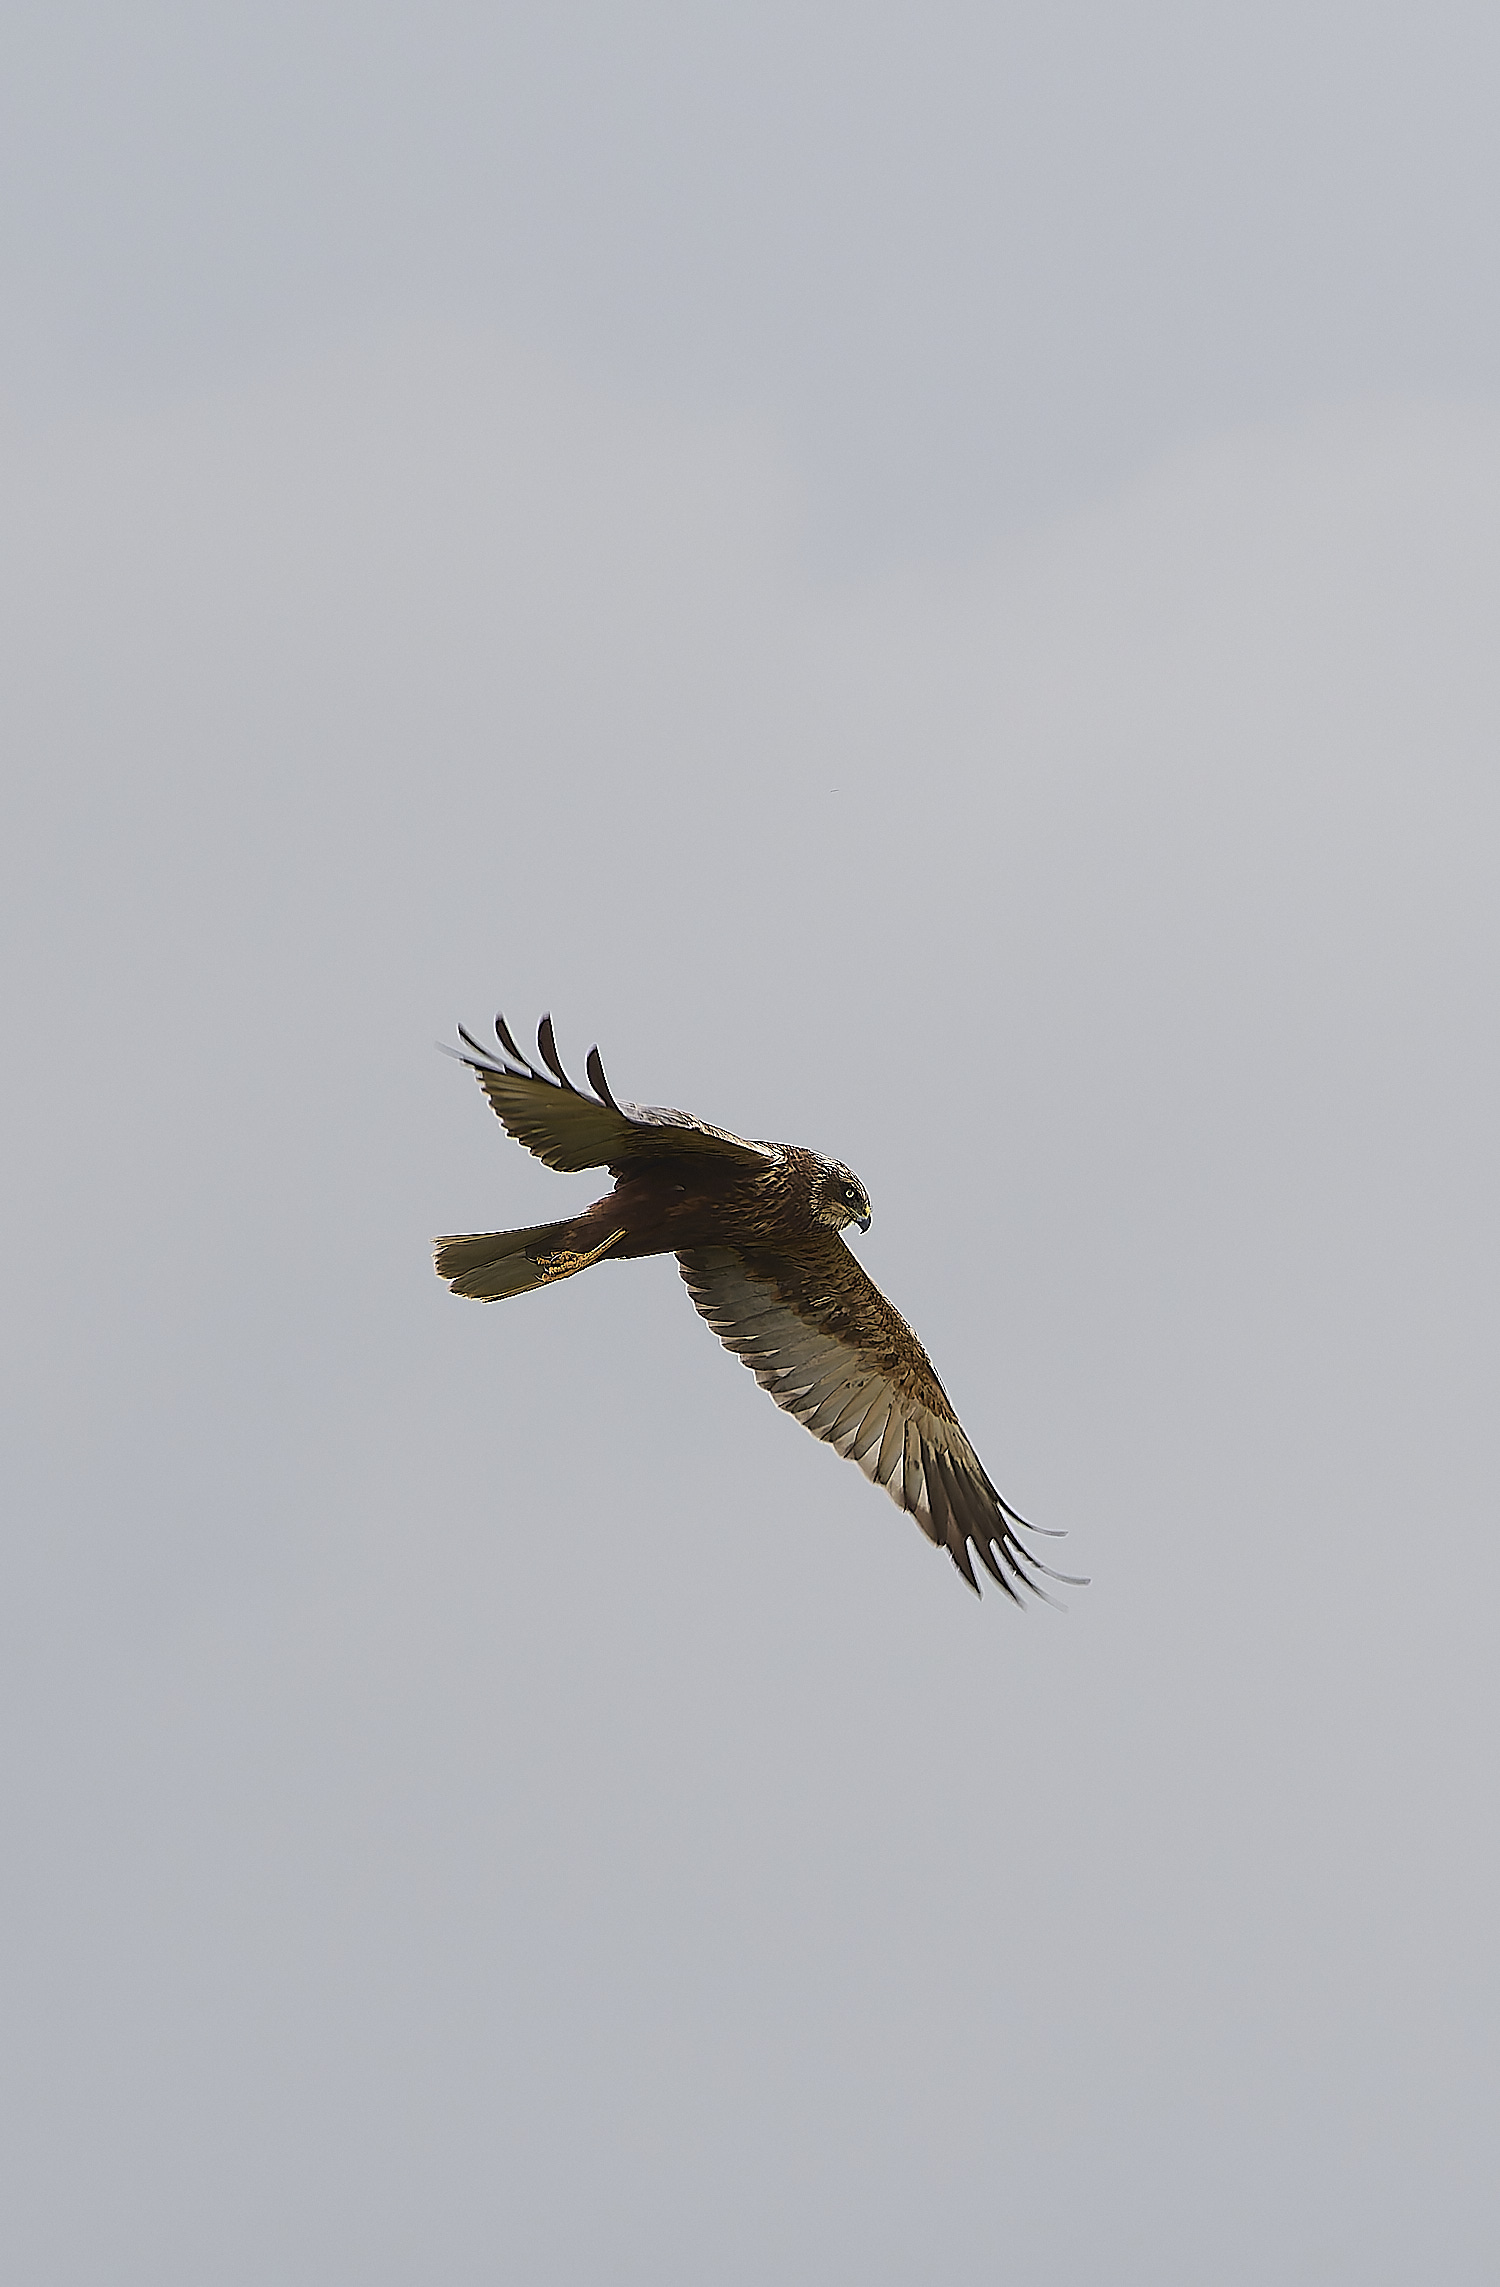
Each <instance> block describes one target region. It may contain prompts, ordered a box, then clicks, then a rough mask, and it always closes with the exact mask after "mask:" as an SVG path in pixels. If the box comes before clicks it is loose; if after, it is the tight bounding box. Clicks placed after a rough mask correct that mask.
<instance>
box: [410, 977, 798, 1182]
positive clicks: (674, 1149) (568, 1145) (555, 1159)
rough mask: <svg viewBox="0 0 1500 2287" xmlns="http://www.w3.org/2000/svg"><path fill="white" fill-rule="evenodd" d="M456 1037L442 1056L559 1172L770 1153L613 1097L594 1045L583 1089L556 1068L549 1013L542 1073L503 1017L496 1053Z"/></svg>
mask: <svg viewBox="0 0 1500 2287" xmlns="http://www.w3.org/2000/svg"><path fill="white" fill-rule="evenodd" d="M458 1037H459V1039H460V1040H461V1041H462V1042H463V1044H464V1046H463V1048H461V1049H459V1048H449V1047H448V1046H447V1044H446V1043H445V1042H440V1043H439V1046H440V1047H442V1048H443V1051H444V1054H445V1055H448V1056H453V1057H456V1058H457V1060H458V1061H459V1063H460V1064H467V1065H468V1067H469V1069H470V1071H471V1072H472V1073H473V1074H474V1075H475V1077H476V1079H477V1080H478V1082H479V1085H480V1087H481V1088H482V1089H483V1090H484V1092H485V1094H486V1095H487V1096H488V1098H489V1100H490V1103H491V1105H492V1106H493V1108H494V1110H495V1112H496V1114H497V1116H498V1117H499V1119H500V1122H501V1124H502V1126H503V1127H504V1128H505V1130H506V1132H507V1134H509V1135H512V1136H514V1137H515V1140H516V1142H517V1143H520V1144H524V1145H525V1146H526V1149H527V1150H528V1151H530V1152H534V1153H535V1154H536V1157H537V1158H538V1159H539V1160H541V1161H542V1162H543V1163H544V1164H545V1165H546V1166H548V1167H552V1168H556V1169H557V1170H558V1171H559V1173H561V1174H574V1173H576V1172H577V1171H578V1170H579V1169H581V1168H586V1167H607V1168H609V1169H610V1170H611V1172H618V1171H619V1170H621V1169H623V1168H628V1167H632V1166H637V1165H639V1164H640V1163H641V1162H642V1161H645V1160H653V1159H662V1158H667V1157H682V1156H684V1155H686V1156H689V1157H694V1158H696V1157H708V1158H716V1159H731V1160H734V1161H736V1162H738V1163H739V1164H741V1165H744V1166H751V1167H765V1166H766V1165H767V1163H768V1162H769V1161H771V1160H773V1159H774V1158H775V1156H776V1154H775V1150H774V1147H773V1146H771V1145H769V1144H758V1143H749V1142H747V1141H746V1139H745V1138H744V1137H743V1136H736V1135H731V1133H730V1132H729V1130H728V1129H727V1128H715V1127H710V1126H709V1124H708V1122H707V1121H706V1120H697V1119H694V1118H693V1117H692V1115H691V1113H688V1112H673V1111H668V1110H666V1109H665V1108H664V1107H661V1106H657V1105H644V1106H643V1105H639V1104H621V1103H617V1102H616V1100H615V1097H614V1095H613V1094H612V1092H611V1090H610V1085H609V1082H608V1080H607V1079H606V1078H605V1076H604V1066H603V1064H602V1063H601V1061H600V1057H599V1051H598V1049H597V1048H591V1049H590V1050H589V1053H588V1059H587V1063H586V1067H585V1068H586V1070H587V1073H588V1078H589V1082H590V1084H591V1086H592V1087H593V1088H594V1090H595V1091H596V1093H595V1094H594V1095H592V1096H587V1095H585V1094H584V1093H583V1091H582V1089H580V1088H576V1087H575V1086H574V1084H573V1082H572V1081H571V1080H570V1079H569V1078H568V1076H567V1073H566V1072H565V1071H564V1070H563V1066H562V1059H561V1058H560V1057H559V1055H558V1053H557V1041H556V1037H555V1036H554V1033H553V1030H552V1019H551V1017H550V1016H544V1017H543V1018H542V1021H541V1023H540V1024H539V1025H538V1027H537V1035H536V1044H537V1052H538V1054H539V1055H540V1057H541V1059H542V1064H543V1065H545V1067H546V1069H545V1071H543V1070H541V1069H539V1068H538V1066H536V1065H535V1064H533V1063H532V1061H531V1059H530V1057H528V1056H526V1055H525V1054H524V1053H523V1052H522V1050H521V1049H519V1048H518V1047H517V1046H516V1042H515V1039H514V1037H513V1035H512V1033H511V1030H510V1027H509V1026H508V1025H507V1023H506V1021H505V1019H504V1017H503V1016H498V1015H497V1017H496V1018H495V1037H496V1039H497V1040H498V1041H499V1043H500V1050H501V1053H499V1054H496V1053H495V1052H494V1051H492V1050H490V1049H488V1048H485V1047H483V1046H481V1044H480V1042H478V1041H477V1040H476V1039H475V1038H474V1036H473V1034H472V1033H471V1032H467V1031H465V1029H464V1027H463V1026H462V1025H460V1026H459V1027H458ZM664 1129H665V1130H667V1131H668V1134H667V1135H664V1134H663V1132H662V1131H663V1130H664Z"/></svg>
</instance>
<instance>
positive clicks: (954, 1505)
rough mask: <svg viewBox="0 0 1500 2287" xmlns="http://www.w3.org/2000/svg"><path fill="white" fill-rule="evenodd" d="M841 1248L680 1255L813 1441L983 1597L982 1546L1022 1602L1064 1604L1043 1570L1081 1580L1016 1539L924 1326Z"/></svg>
mask: <svg viewBox="0 0 1500 2287" xmlns="http://www.w3.org/2000/svg"><path fill="white" fill-rule="evenodd" d="M832 1245H833V1246H834V1247H836V1248H837V1250H838V1255H841V1256H843V1258H844V1261H843V1262H842V1263H840V1262H839V1261H838V1259H837V1256H834V1255H832V1254H830V1255H829V1258H828V1261H827V1262H825V1261H824V1260H823V1255H824V1252H825V1250H822V1249H820V1250H819V1259H818V1261H817V1262H816V1263H815V1264H803V1263H800V1262H798V1261H797V1260H796V1259H795V1258H794V1257H790V1256H772V1255H767V1256H765V1257H760V1256H755V1255H748V1254H743V1253H741V1252H740V1250H739V1249H738V1248H735V1247H695V1248H692V1249H690V1250H687V1251H684V1252H683V1253H681V1254H679V1255H678V1257H677V1261H678V1266H679V1268H680V1270H681V1272H682V1277H683V1282H684V1284H685V1285H686V1287H687V1290H688V1293H689V1294H690V1295H691V1296H692V1298H693V1302H694V1304H695V1306H696V1307H697V1309H698V1310H699V1312H700V1313H701V1314H702V1316H703V1317H704V1318H705V1319H706V1320H707V1322H708V1324H709V1325H710V1326H711V1327H712V1329H713V1331H714V1332H715V1334H717V1335H718V1337H719V1340H720V1341H721V1342H722V1343H723V1344H724V1347H725V1348H726V1349H727V1350H732V1351H733V1352H734V1353H735V1354H736V1356H737V1357H739V1358H740V1359H741V1360H742V1361H743V1363H744V1364H745V1365H746V1366H748V1367H749V1368H750V1371H751V1372H752V1373H753V1374H754V1376H755V1378H756V1380H757V1381H758V1382H759V1383H760V1385H761V1387H762V1389H765V1390H769V1391H770V1393H771V1396H772V1397H773V1398H774V1399H775V1400H776V1403H777V1404H778V1405H779V1406H781V1407H783V1408H784V1410H785V1411H786V1412H787V1413H789V1414H791V1415H793V1416H794V1417H795V1419H797V1420H798V1421H800V1422H801V1423H802V1424H803V1425H804V1427H805V1428H807V1429H810V1430H811V1431H812V1433H813V1435H814V1437H818V1438H821V1439H822V1440H823V1441H824V1443H825V1444H827V1445H831V1446H832V1447H833V1449H834V1451H835V1452H836V1453H839V1454H841V1455H842V1456H843V1457H844V1458H845V1459H846V1460H849V1461H856V1462H858V1464H859V1466H860V1468H861V1469H862V1470H863V1471H864V1473H865V1475H866V1476H867V1477H868V1478H869V1479H870V1481H871V1483H872V1484H875V1485H883V1486H884V1487H885V1490H886V1491H887V1492H888V1493H889V1494H890V1497H891V1499H892V1500H893V1501H894V1502H895V1503H896V1506H897V1507H898V1508H899V1509H905V1510H906V1511H907V1512H908V1514H909V1515H911V1516H912V1517H914V1518H915V1520H916V1522H917V1523H918V1524H919V1525H920V1526H921V1528H922V1531H923V1532H924V1533H925V1534H926V1535H927V1538H928V1539H929V1540H930V1541H932V1542H933V1543H934V1544H935V1545H936V1546H937V1547H939V1548H945V1549H946V1550H947V1552H948V1555H949V1557H950V1558H951V1559H952V1561H953V1564H954V1565H955V1567H956V1568H957V1570H958V1572H959V1573H960V1574H961V1576H962V1577H963V1579H964V1580H965V1581H967V1583H968V1585H969V1586H970V1588H972V1589H973V1590H974V1593H975V1594H976V1596H977V1595H978V1594H979V1593H980V1590H979V1582H978V1580H977V1578H976V1577H975V1573H974V1567H973V1565H972V1563H971V1562H970V1558H969V1551H970V1548H971V1547H972V1548H973V1550H974V1553H975V1554H976V1555H977V1556H978V1558H979V1561H980V1563H981V1564H982V1565H983V1567H984V1569H985V1571H986V1572H987V1573H988V1574H989V1575H990V1577H991V1579H992V1580H993V1581H994V1582H995V1584H996V1586H997V1587H999V1588H1000V1589H1002V1590H1003V1591H1004V1593H1005V1594H1006V1595H1007V1596H1009V1597H1010V1598H1011V1599H1012V1601H1013V1602H1014V1603H1017V1604H1019V1603H1021V1601H1022V1599H1021V1596H1020V1593H1019V1591H1020V1590H1021V1589H1022V1588H1025V1589H1029V1590H1030V1591H1031V1593H1032V1594H1033V1595H1035V1596H1039V1597H1041V1598H1042V1600H1043V1601H1044V1602H1045V1603H1048V1604H1051V1603H1055V1602H1056V1599H1055V1598H1053V1597H1051V1596H1049V1595H1048V1593H1047V1591H1046V1589H1045V1588H1043V1587H1042V1585H1041V1583H1040V1581H1038V1580H1037V1579H1036V1578H1034V1577H1033V1576H1034V1574H1035V1573H1037V1572H1040V1573H1044V1574H1046V1576H1047V1578H1048V1579H1050V1580H1057V1581H1064V1582H1067V1584H1068V1585H1069V1586H1074V1587H1081V1586H1082V1585H1083V1583H1082V1582H1081V1581H1074V1580H1072V1579H1071V1578H1070V1576H1069V1575H1067V1574H1065V1573H1055V1572H1053V1571H1052V1570H1051V1569H1050V1567H1049V1566H1047V1565H1044V1564H1043V1563H1041V1561H1040V1559H1039V1558H1037V1557H1035V1556H1033V1555H1032V1553H1031V1551H1030V1550H1029V1549H1028V1548H1026V1547H1024V1546H1023V1544H1022V1543H1021V1542H1020V1541H1019V1540H1018V1539H1017V1537H1016V1536H1017V1532H1018V1531H1020V1532H1025V1531H1029V1530H1030V1527H1029V1526H1028V1525H1027V1524H1026V1520H1025V1519H1024V1518H1023V1517H1021V1516H1019V1515H1018V1514H1017V1513H1016V1511H1015V1510H1014V1509H1012V1508H1011V1507H1010V1505H1009V1503H1008V1502H1007V1501H1005V1500H1004V1499H1003V1498H1002V1497H1001V1495H1000V1494H999V1493H998V1492H997V1491H996V1489H995V1487H994V1486H993V1485H992V1484H991V1483H990V1480H989V1478H988V1476H987V1475H986V1473H985V1470H984V1466H983V1464H982V1463H981V1461H980V1459H979V1456H978V1454H977V1453H976V1452H975V1451H974V1448H973V1446H972V1445H971V1444H970V1443H969V1440H968V1438H967V1437H966V1436H965V1435H964V1432H963V1430H962V1429H961V1427H960V1426H959V1423H958V1421H957V1419H956V1418H955V1416H954V1414H953V1410H952V1408H951V1407H950V1406H949V1404H948V1401H947V1399H946V1397H945V1396H944V1394H943V1389H942V1385H941V1383H940V1382H939V1381H938V1379H937V1376H936V1375H935V1374H934V1373H933V1371H932V1367H931V1364H930V1362H929V1360H928V1358H927V1354H926V1352H925V1351H924V1350H923V1348H922V1346H921V1344H920V1343H919V1342H918V1340H917V1338H916V1336H915V1335H914V1334H913V1333H912V1331H911V1329H910V1327H909V1326H908V1325H907V1324H906V1321H905V1320H904V1319H903V1318H902V1317H901V1316H900V1314H899V1313H898V1312H897V1311H896V1310H895V1309H894V1308H893V1307H892V1305H891V1304H890V1303H889V1302H887V1300H886V1298H885V1296H884V1295H883V1294H882V1293H881V1292H880V1289H879V1288H878V1287H877V1286H876V1285H875V1283H874V1281H873V1280H872V1279H871V1278H869V1277H868V1276H867V1275H866V1273H865V1271H864V1270H863V1269H862V1267H861V1266H860V1264H859V1263H858V1262H856V1260H855V1258H854V1257H853V1255H851V1254H850V1253H849V1250H848V1248H847V1247H846V1246H845V1245H844V1243H843V1241H842V1240H837V1239H836V1240H834V1241H833V1242H832Z"/></svg>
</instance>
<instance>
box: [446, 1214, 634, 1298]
mask: <svg viewBox="0 0 1500 2287" xmlns="http://www.w3.org/2000/svg"><path fill="white" fill-rule="evenodd" d="M595 1228H596V1229H597V1225H596V1226H595ZM573 1231H574V1226H573V1224H572V1223H571V1222H566V1223H533V1224H532V1226H531V1228H530V1230H528V1231H479V1232H475V1233H474V1234H472V1235H471V1236H469V1237H467V1238H454V1239H439V1240H437V1241H436V1248H437V1255H436V1261H437V1274H438V1277H439V1278H445V1279H447V1281H448V1283H449V1285H450V1286H451V1287H452V1289H453V1291H454V1293H455V1294H467V1295H472V1296H473V1297H474V1298H475V1300H476V1301H479V1302H498V1301H500V1299H501V1297H502V1296H504V1295H507V1294H527V1293H529V1292H530V1290H531V1289H532V1287H534V1286H551V1285H553V1284H554V1283H555V1282H556V1281H557V1280H558V1279H562V1278H572V1277H573V1275H574V1273H575V1272H576V1271H586V1270H587V1269H588V1267H589V1264H590V1263H597V1262H598V1260H599V1258H600V1256H601V1255H607V1254H608V1253H609V1250H610V1248H611V1247H613V1246H614V1245H616V1243H617V1242H618V1241H619V1240H621V1239H623V1238H624V1236H625V1233H624V1232H623V1231H611V1232H610V1234H609V1236H608V1237H607V1238H606V1239H605V1241H604V1243H603V1244H602V1246H597V1247H590V1248H588V1249H587V1250H586V1251H580V1250H579V1249H578V1248H577V1247H575V1246H570V1245H569V1244H568V1240H569V1238H570V1236H571V1235H572V1234H573Z"/></svg>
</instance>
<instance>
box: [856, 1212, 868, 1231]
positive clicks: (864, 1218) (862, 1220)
mask: <svg viewBox="0 0 1500 2287" xmlns="http://www.w3.org/2000/svg"><path fill="white" fill-rule="evenodd" d="M854 1220H855V1222H856V1223H857V1224H858V1225H859V1227H860V1229H861V1230H862V1231H868V1230H869V1228H870V1218H869V1216H868V1215H856V1216H855V1218H854Z"/></svg>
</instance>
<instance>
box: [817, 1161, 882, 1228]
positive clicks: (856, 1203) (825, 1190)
mask: <svg viewBox="0 0 1500 2287" xmlns="http://www.w3.org/2000/svg"><path fill="white" fill-rule="evenodd" d="M813 1220H814V1221H815V1222H818V1223H822V1224H824V1225H826V1227H827V1228H828V1229H829V1230H830V1231H842V1230H843V1228H844V1226H845V1224H846V1223H857V1224H858V1225H859V1227H860V1229H861V1230H862V1231H868V1230H869V1228H870V1194H869V1193H868V1191H866V1189H865V1187H864V1185H863V1184H862V1183H861V1182H860V1180H859V1177H858V1176H857V1175H855V1174H853V1173H852V1172H851V1171H850V1169H848V1168H847V1167H844V1166H842V1165H841V1164H840V1163H839V1162H838V1161H836V1160H835V1161H828V1160H825V1161H824V1163H823V1165H822V1166H821V1167H820V1168H819V1170H818V1180H817V1183H816V1185H815V1187H814V1190H813Z"/></svg>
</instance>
